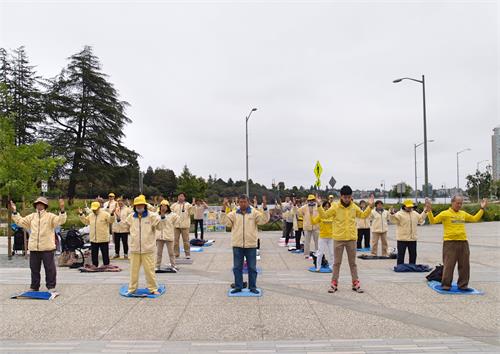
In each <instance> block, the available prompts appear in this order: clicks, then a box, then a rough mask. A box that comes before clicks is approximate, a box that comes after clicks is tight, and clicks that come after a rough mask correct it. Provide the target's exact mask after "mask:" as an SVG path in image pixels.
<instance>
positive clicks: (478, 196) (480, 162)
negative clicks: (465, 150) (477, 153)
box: [477, 160, 489, 203]
mask: <svg viewBox="0 0 500 354" xmlns="http://www.w3.org/2000/svg"><path fill="white" fill-rule="evenodd" d="M488 161H489V160H481V161H479V162H478V163H477V174H478V180H477V202H478V203H479V198H480V195H479V165H481V164H482V163H483V162H488Z"/></svg>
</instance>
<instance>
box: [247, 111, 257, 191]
mask: <svg viewBox="0 0 500 354" xmlns="http://www.w3.org/2000/svg"><path fill="white" fill-rule="evenodd" d="M256 110H257V108H252V110H251V111H250V113H248V116H246V117H245V141H246V171H247V189H246V192H247V197H248V198H250V188H249V186H248V120H249V119H250V116H251V115H252V112H255V111H256Z"/></svg>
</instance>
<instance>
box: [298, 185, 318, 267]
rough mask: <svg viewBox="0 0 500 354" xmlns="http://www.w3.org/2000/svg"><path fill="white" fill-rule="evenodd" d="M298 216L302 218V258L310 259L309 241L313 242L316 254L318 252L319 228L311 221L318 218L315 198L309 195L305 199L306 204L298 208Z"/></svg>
mask: <svg viewBox="0 0 500 354" xmlns="http://www.w3.org/2000/svg"><path fill="white" fill-rule="evenodd" d="M298 212H299V215H300V216H302V218H303V227H304V233H305V238H304V257H305V258H306V259H309V258H310V255H309V253H310V251H311V240H312V241H314V249H313V251H314V252H316V251H317V250H318V236H319V227H318V225H314V224H313V223H312V219H313V218H315V217H316V216H318V204H317V202H316V197H315V196H314V195H312V194H309V196H308V197H307V202H306V204H305V205H303V206H301V207H300V208H299V211H298Z"/></svg>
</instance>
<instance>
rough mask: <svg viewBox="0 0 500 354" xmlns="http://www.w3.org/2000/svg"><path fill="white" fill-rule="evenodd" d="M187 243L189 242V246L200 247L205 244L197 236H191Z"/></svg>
mask: <svg viewBox="0 0 500 354" xmlns="http://www.w3.org/2000/svg"><path fill="white" fill-rule="evenodd" d="M189 243H190V244H191V246H195V247H201V246H203V245H204V244H205V241H204V240H200V239H199V238H193V239H192V240H191V241H189Z"/></svg>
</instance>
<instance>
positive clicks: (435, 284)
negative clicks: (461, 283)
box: [427, 280, 484, 295]
mask: <svg viewBox="0 0 500 354" xmlns="http://www.w3.org/2000/svg"><path fill="white" fill-rule="evenodd" d="M427 285H429V288H431V289H432V290H434V291H436V292H438V293H440V294H445V295H484V291H481V290H477V289H474V288H469V289H468V290H460V289H459V288H458V286H457V283H453V284H451V289H450V290H443V288H442V287H441V283H440V282H438V281H434V280H433V281H428V282H427Z"/></svg>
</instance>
